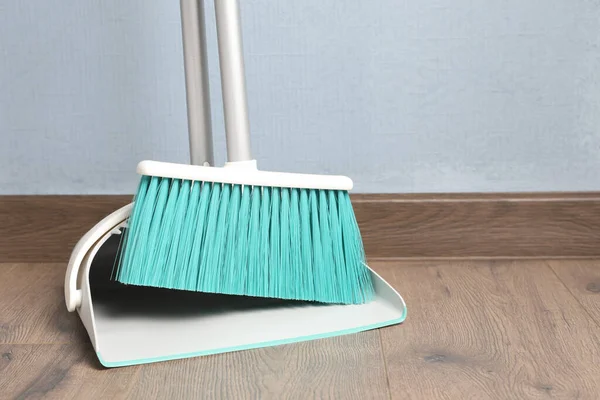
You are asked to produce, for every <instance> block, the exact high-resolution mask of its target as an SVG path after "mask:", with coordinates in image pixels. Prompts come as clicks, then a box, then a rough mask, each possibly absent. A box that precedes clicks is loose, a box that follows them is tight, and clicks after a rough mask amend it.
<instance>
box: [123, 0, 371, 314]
mask: <svg viewBox="0 0 600 400" xmlns="http://www.w3.org/2000/svg"><path fill="white" fill-rule="evenodd" d="M184 3H185V0H182V18H183V32H184V54H185V58H186V61H185V64H186V91H187V95H188V119H189V121H190V122H189V126H190V127H189V129H190V145H191V152H192V162H193V163H195V164H203V165H182V164H172V163H163V162H156V161H142V162H141V163H140V164H139V165H138V168H137V171H138V173H139V174H141V175H142V178H141V182H140V185H139V187H138V190H137V193H136V195H135V204H134V207H133V211H132V214H131V217H130V219H129V223H128V229H127V230H126V232H125V234H124V238H123V243H122V244H121V247H122V248H121V252H120V255H119V258H118V260H117V262H116V271H115V277H116V280H118V281H119V282H121V283H124V284H129V285H141V286H153V287H162V288H169V289H179V290H188V291H200V292H209V293H222V294H231V295H245V296H256V297H273V298H281V299H296V300H305V301H317V302H324V303H338V304H361V303H365V302H368V301H370V300H371V299H372V298H373V296H374V289H373V285H372V281H371V276H370V272H369V270H368V268H367V267H366V264H365V254H364V250H363V244H362V239H361V235H360V231H359V228H358V224H357V222H356V218H355V215H354V211H353V208H352V204H351V202H350V197H349V195H348V191H349V190H350V189H352V181H351V180H350V179H349V178H347V177H343V176H324V175H305V174H292V173H278V172H266V171H259V170H258V169H257V165H256V161H255V160H253V159H252V157H251V154H250V134H249V122H248V111H247V103H246V87H245V77H244V62H243V55H242V39H241V28H240V14H239V5H238V0H215V9H216V19H217V36H218V47H219V58H220V67H221V84H222V92H223V105H224V114H225V128H226V138H227V156H228V162H227V163H226V164H225V166H224V167H222V168H216V167H211V166H207V164H210V163H211V162H212V142H211V140H212V139H210V138H207V136H209V135H208V133H209V132H210V120H209V118H210V117H209V116H210V108H209V106H208V96H207V92H208V90H207V88H208V86H207V76H206V73H205V72H206V60H205V58H206V54H205V50H204V49H200V50H199V52H198V51H196V52H195V53H194V52H192V50H191V48H192V47H193V48H196V49H198V48H199V47H198V46H193V45H192V44H191V43H192V42H194V43H195V44H196V45H198V44H199V45H200V46H202V45H201V43H200V42H201V41H202V40H204V33H203V30H204V28H203V26H202V25H203V15H202V9H201V7H200V9H197V8H196V9H193V7H192V9H191V10H189V13H191V14H189V13H186V9H185V7H184ZM191 3H196V4H197V2H196V1H192V2H191ZM196 7H197V6H196ZM184 14H185V15H184ZM190 15H191V16H190ZM198 16H199V17H200V19H199V20H200V24H198V23H195V24H194V23H192V22H190V21H193V18H197V17H198ZM186 18H187V19H186ZM190 18H192V19H190ZM186 21H187V22H186ZM196 21H197V20H196ZM198 27H200V29H199V30H198V29H196V28H198ZM193 32H195V33H196V34H197V35H196V36H197V37H196V38H195V39H191V38H190V36H191V35H192V33H193ZM197 38H199V40H200V42H198V41H197ZM198 60H200V61H198ZM198 68H204V71H203V72H204V74H200V75H194V74H195V73H197V72H198V71H197V70H198ZM194 76H195V78H194ZM193 84H195V85H193ZM194 99H196V101H194ZM199 99H200V100H199ZM194 107H196V108H194ZM198 114H200V115H198ZM200 131H202V132H200ZM193 137H194V138H195V139H193ZM199 137H202V138H203V139H198V138H199ZM194 154H196V157H195V158H196V159H194ZM198 154H200V156H198Z"/></svg>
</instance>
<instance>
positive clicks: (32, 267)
mask: <svg viewBox="0 0 600 400" xmlns="http://www.w3.org/2000/svg"><path fill="white" fill-rule="evenodd" d="M65 272H66V266H65V265H64V264H0V343H27V344H45V343H68V342H73V341H81V340H84V339H85V338H86V337H87V336H86V335H87V333H86V332H85V329H84V328H83V326H82V324H81V322H80V321H79V318H78V316H77V315H76V314H74V313H69V312H67V309H66V306H65V300H64V289H63V284H64V279H65Z"/></svg>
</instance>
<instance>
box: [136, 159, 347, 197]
mask: <svg viewBox="0 0 600 400" xmlns="http://www.w3.org/2000/svg"><path fill="white" fill-rule="evenodd" d="M137 172H138V174H141V175H147V176H157V177H162V178H173V179H186V180H191V181H202V182H216V183H228V184H233V185H250V186H273V187H282V188H299V189H318V190H346V191H349V190H352V186H353V183H352V179H350V178H348V177H346V176H335V175H309V174H294V173H286V172H269V171H259V170H258V169H257V168H256V160H252V161H242V162H232V163H227V164H226V165H225V167H222V168H219V167H204V166H198V165H187V164H174V163H166V162H159V161H142V162H140V163H139V164H138V167H137Z"/></svg>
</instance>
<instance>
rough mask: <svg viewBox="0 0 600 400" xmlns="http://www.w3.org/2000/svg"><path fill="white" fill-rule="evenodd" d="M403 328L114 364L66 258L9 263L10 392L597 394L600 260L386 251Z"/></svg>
mask: <svg viewBox="0 0 600 400" xmlns="http://www.w3.org/2000/svg"><path fill="white" fill-rule="evenodd" d="M372 266H373V267H374V268H375V269H376V270H377V271H378V272H379V273H381V274H382V275H383V277H384V278H386V279H387V280H389V282H390V283H392V284H393V285H394V286H395V287H396V288H397V289H398V290H399V291H400V293H401V294H402V295H403V296H404V298H405V300H406V302H407V304H408V310H409V313H408V319H407V320H406V322H405V323H404V324H402V325H399V326H395V327H391V328H385V329H381V330H376V331H370V332H365V333H360V334H355V335H349V336H343V337H337V338H332V339H324V340H319V341H312V342H305V343H300V344H294V345H285V346H280V347H273V348H265V349H260V350H251V351H245V352H238V353H229V354H223V355H215V356H208V357H202V358H194V359H187V360H179V361H172V362H164V363H158V364H151V365H144V366H134V367H126V368H119V369H103V368H102V367H101V366H100V364H99V363H98V361H97V360H96V357H95V354H94V352H93V351H92V347H91V344H90V343H89V340H88V338H87V335H86V333H85V331H84V329H83V327H82V325H81V322H80V321H79V319H78V317H77V316H76V315H75V314H69V313H68V312H67V311H66V309H65V306H64V300H63V279H64V273H65V265H64V264H0V398H2V399H5V398H6V399H11V398H18V399H24V398H56V399H71V398H77V399H88V398H89V399H92V398H98V399H118V398H122V399H125V398H127V399H151V398H164V399H176V398H202V399H210V398H214V399H243V398H253V399H258V398H260V399H263V398H264V399H288V398H289V399H309V398H310V399H314V398H332V399H371V398H372V399H388V398H393V399H436V398H445V399H488V398H489V399H529V398H540V399H545V398H548V399H555V398H556V399H598V398H600V261H598V260H583V261H543V260H537V261H428V262H425V261H420V262H406V261H398V262H396V261H386V262H381V261H380V262H374V263H372Z"/></svg>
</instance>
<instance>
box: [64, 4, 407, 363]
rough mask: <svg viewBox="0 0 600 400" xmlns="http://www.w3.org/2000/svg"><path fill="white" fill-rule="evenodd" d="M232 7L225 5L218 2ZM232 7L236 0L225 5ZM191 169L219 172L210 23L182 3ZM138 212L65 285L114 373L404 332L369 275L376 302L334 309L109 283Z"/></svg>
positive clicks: (94, 247)
mask: <svg viewBox="0 0 600 400" xmlns="http://www.w3.org/2000/svg"><path fill="white" fill-rule="evenodd" d="M216 1H225V0H216ZM227 1H230V2H231V4H234V3H235V6H237V0H227ZM181 6H182V27H183V37H184V60H185V72H186V93H187V100H188V102H187V104H188V126H189V135H190V153H191V156H192V157H191V158H192V163H193V164H197V165H211V164H212V163H213V154H212V136H211V123H210V106H209V102H208V78H207V73H206V71H207V68H206V66H207V60H206V50H205V49H206V47H205V44H204V40H205V36H204V16H203V10H202V7H200V6H199V3H198V1H197V0H181ZM132 208H133V203H132V204H129V205H127V206H125V207H123V208H121V209H119V210H117V211H115V212H113V213H112V214H110V215H108V216H107V217H105V218H104V219H103V220H102V221H100V222H99V223H98V224H96V226H94V227H93V228H92V229H91V230H89V231H88V232H87V233H86V234H85V235H84V236H83V237H82V238H81V239H80V240H79V242H78V243H77V245H76V246H75V248H74V249H73V252H72V254H71V258H70V260H69V265H68V268H67V273H66V277H65V300H66V304H67V309H68V310H69V311H71V312H74V311H77V313H78V314H79V316H80V318H81V320H82V322H83V324H84V326H85V328H86V330H87V332H88V334H89V336H90V341H91V343H92V345H93V347H94V349H95V351H96V354H97V356H98V359H99V360H100V362H101V363H102V364H103V365H104V366H106V367H120V366H127V365H134V364H143V363H151V362H158V361H166V360H174V359H180V358H187V357H196V356H203V355H209V354H217V353H224V352H231V351H240V350H247V349H253V348H259V347H266V346H275V345H281V344H286V343H295V342H301V341H306V340H313V339H321V338H327V337H332V336H338V335H344V334H351V333H357V332H361V331H365V330H370V329H376V328H382V327H385V326H389V325H394V324H399V323H401V322H403V321H404V319H405V317H406V306H405V303H404V301H403V299H402V297H401V296H400V295H399V293H398V292H397V291H395V290H394V289H393V288H392V287H391V286H390V285H389V284H388V283H387V282H385V281H384V280H383V279H382V278H381V277H380V276H379V275H378V274H377V273H375V272H374V271H373V270H371V269H369V271H370V274H371V276H372V280H373V283H374V288H375V297H374V300H373V301H371V302H369V303H367V304H361V305H335V304H333V305H331V304H320V303H311V302H299V301H284V300H279V299H266V298H252V297H245V296H230V295H217V294H208V293H197V292H187V291H177V290H168V289H160V288H148V287H136V286H128V285H122V284H120V283H118V282H115V281H114V280H113V279H111V273H112V270H113V266H114V264H115V262H116V260H117V258H118V257H119V250H120V249H119V244H120V243H121V241H120V238H121V236H122V235H123V232H124V231H125V230H126V229H127V221H128V219H129V216H130V214H131V211H132Z"/></svg>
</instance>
